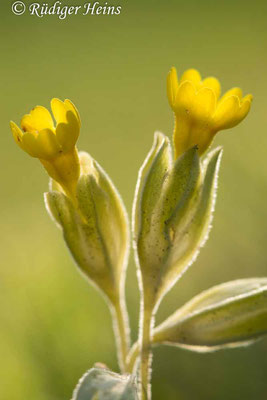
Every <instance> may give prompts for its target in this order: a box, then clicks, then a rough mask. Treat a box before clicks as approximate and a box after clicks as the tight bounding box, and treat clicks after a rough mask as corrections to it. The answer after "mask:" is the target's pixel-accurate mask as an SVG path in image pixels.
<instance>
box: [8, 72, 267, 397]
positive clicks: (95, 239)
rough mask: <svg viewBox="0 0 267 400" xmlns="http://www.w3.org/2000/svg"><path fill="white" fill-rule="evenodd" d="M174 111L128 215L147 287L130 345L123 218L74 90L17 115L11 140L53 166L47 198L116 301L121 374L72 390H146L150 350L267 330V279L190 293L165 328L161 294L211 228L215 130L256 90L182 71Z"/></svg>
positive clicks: (200, 345) (234, 117)
mask: <svg viewBox="0 0 267 400" xmlns="http://www.w3.org/2000/svg"><path fill="white" fill-rule="evenodd" d="M167 94H168V99H169V103H170V106H171V108H172V110H173V112H174V116H175V127H174V135H173V145H174V156H173V150H172V145H171V143H170V141H169V139H168V137H166V136H165V135H164V134H162V133H160V132H156V133H155V137H154V143H153V145H152V148H151V150H150V151H149V153H148V155H147V157H146V159H145V161H144V163H143V165H142V167H141V169H140V171H139V176H138V181H137V186H136V192H135V198H134V205H133V217H132V232H133V248H134V252H135V260H136V265H137V275H138V280H139V289H140V292H141V305H140V332H139V339H138V341H137V342H136V343H135V344H133V345H131V343H130V329H129V320H128V314H127V308H126V303H125V273H126V268H127V263H128V255H129V248H130V234H129V223H128V217H127V213H126V210H125V207H124V205H123V202H122V199H121V197H120V195H119V193H118V191H117V189H116V188H115V186H114V184H113V183H112V181H111V179H110V178H109V176H108V175H107V174H106V172H105V171H104V170H103V169H102V168H101V166H100V165H99V164H98V163H97V161H96V160H94V159H93V158H92V156H91V155H89V154H87V153H85V152H80V153H78V151H77V148H76V142H77V139H78V136H79V132H80V125H81V123H80V117H79V113H78V111H77V109H76V108H75V106H74V105H73V104H72V103H71V101H70V100H65V101H64V102H63V101H61V100H58V99H53V100H52V101H51V109H52V112H53V116H54V119H53V118H52V116H51V114H50V112H49V111H48V110H47V109H46V108H44V107H41V106H37V107H35V108H34V109H33V110H31V112H30V114H27V115H25V116H24V117H23V118H22V121H21V128H19V127H18V126H17V125H16V124H15V123H14V122H11V129H12V132H13V136H14V139H15V141H16V143H17V144H18V145H19V147H21V148H22V150H24V151H25V152H27V153H28V154H29V155H30V156H32V157H35V158H38V159H39V160H40V161H41V163H42V164H43V166H44V168H45V169H46V171H47V172H48V174H49V176H50V178H51V179H50V189H49V192H47V193H45V204H46V208H47V210H48V212H49V214H50V216H51V217H52V220H53V221H54V222H55V223H56V225H57V226H58V227H59V228H60V229H61V231H62V233H63V237H64V239H65V242H66V244H67V246H68V248H69V250H70V252H71V254H72V256H73V258H74V260H75V262H76V264H77V266H78V268H79V269H80V270H81V271H82V273H83V274H84V276H85V277H86V278H88V280H89V281H90V282H91V283H92V284H93V285H94V286H96V287H97V288H98V289H99V291H100V292H101V293H102V295H103V296H104V297H105V299H106V301H107V304H108V305H109V308H110V311H111V315H112V320H113V326H114V332H115V338H116V345H117V354H118V362H119V367H120V374H118V373H115V372H112V371H110V370H108V369H107V368H102V367H99V366H98V367H94V368H92V369H90V370H89V371H88V372H87V373H86V374H85V375H84V376H83V377H82V378H81V380H80V382H79V383H78V385H77V387H76V388H75V390H74V394H73V400H90V399H92V400H96V399H98V400H104V399H110V400H123V399H124V400H126V399H127V400H136V399H139V400H145V399H146V400H150V399H151V396H152V395H151V383H150V382H151V371H152V350H153V347H154V346H158V345H166V344H167V345H171V346H178V347H181V348H185V349H188V350H191V351H198V352H208V351H213V350H219V349H224V348H232V347H236V346H243V345H245V344H248V343H252V342H254V341H255V340H256V339H257V338H259V337H260V336H262V335H264V334H266V333H267V278H251V279H241V280H237V281H232V282H227V283H223V284H221V285H218V286H215V287H213V288H211V289H208V290H206V291H205V292H203V293H200V294H199V295H198V296H196V297H194V298H193V299H191V300H190V301H189V302H188V303H186V304H185V305H184V306H183V307H181V308H180V309H178V310H177V311H176V312H175V313H174V314H173V315H171V316H170V317H169V318H167V319H166V320H165V321H164V322H163V323H161V324H160V325H159V326H156V327H155V324H154V319H155V314H156V312H157V309H158V307H159V304H160V302H161V301H162V299H163V298H164V296H165V294H166V293H167V292H168V291H169V290H170V289H171V287H172V286H173V285H174V284H175V283H176V281H177V280H178V279H179V278H180V277H181V276H182V274H183V273H184V272H185V271H186V269H187V268H188V267H189V266H190V265H191V264H192V263H193V262H194V261H195V259H196V257H197V255H198V252H199V250H200V248H201V247H202V246H203V245H204V243H205V241H206V239H207V237H208V233H209V230H210V227H211V220H212V214H213V211H214V206H215V199H216V188H217V179H218V171H219V165H220V160H221V155H222V149H221V148H216V149H214V150H212V151H210V152H208V153H207V154H206V151H207V149H208V148H209V146H210V145H211V143H212V140H213V138H214V136H215V134H216V133H217V132H218V131H219V130H223V129H228V128H232V127H234V126H235V125H237V124H238V123H239V122H241V121H242V120H243V119H244V118H245V117H246V115H247V114H248V112H249V110H250V106H251V101H252V96H251V95H247V96H245V97H242V92H241V90H240V89H238V88H234V89H231V90H229V91H228V92H226V93H225V94H224V95H223V96H222V97H220V96H221V90H220V83H219V82H218V80H217V79H215V78H213V77H210V78H206V79H204V80H201V76H200V74H199V73H198V71H196V70H194V69H190V70H187V71H186V72H185V73H184V74H183V75H182V77H181V79H180V80H179V81H178V78H177V73H176V70H175V68H172V69H171V71H170V72H169V74H168V77H167Z"/></svg>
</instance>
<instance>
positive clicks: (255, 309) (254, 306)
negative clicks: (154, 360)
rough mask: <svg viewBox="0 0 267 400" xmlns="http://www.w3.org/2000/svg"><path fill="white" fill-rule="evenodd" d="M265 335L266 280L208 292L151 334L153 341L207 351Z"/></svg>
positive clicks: (225, 285) (246, 281)
mask: <svg viewBox="0 0 267 400" xmlns="http://www.w3.org/2000/svg"><path fill="white" fill-rule="evenodd" d="M265 334H267V278H252V279H242V280H237V281H232V282H227V283H223V284H221V285H218V286H214V287H213V288H211V289H208V290H206V291H204V292H202V293H201V294H199V295H198V296H196V297H194V298H193V299H192V300H191V301H189V302H188V303H186V304H185V305H184V306H183V307H181V308H180V309H179V310H178V311H176V312H175V313H174V314H173V315H172V316H170V317H169V318H168V319H167V320H166V321H164V322H163V323H162V324H161V325H160V326H159V327H157V328H156V329H155V331H154V335H153V342H154V343H155V344H159V343H165V344H169V345H174V346H179V347H183V348H186V349H188V350H192V351H198V352H208V351H214V350H219V349H224V348H233V347H238V346H244V345H247V344H250V343H253V342H254V341H255V340H257V339H258V338H260V337H261V336H263V335H265Z"/></svg>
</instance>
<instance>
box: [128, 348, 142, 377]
mask: <svg viewBox="0 0 267 400" xmlns="http://www.w3.org/2000/svg"><path fill="white" fill-rule="evenodd" d="M139 355H140V344H139V342H135V343H134V345H133V346H132V348H131V350H130V351H129V353H128V356H127V372H128V373H129V374H132V373H133V370H134V367H135V364H136V361H137V358H138V357H139Z"/></svg>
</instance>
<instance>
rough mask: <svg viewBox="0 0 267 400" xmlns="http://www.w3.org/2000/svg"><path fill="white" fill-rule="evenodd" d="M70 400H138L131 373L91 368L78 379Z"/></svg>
mask: <svg viewBox="0 0 267 400" xmlns="http://www.w3.org/2000/svg"><path fill="white" fill-rule="evenodd" d="M72 400H138V395H137V386H136V382H135V379H134V378H133V376H132V375H119V374H116V373H115V372H112V371H109V370H105V369H102V368H92V369H90V370H89V371H88V372H87V373H86V374H84V376H83V377H82V378H81V379H80V381H79V383H78V385H77V387H76V388H75V390H74V393H73V397H72Z"/></svg>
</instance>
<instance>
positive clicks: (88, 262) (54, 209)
mask: <svg viewBox="0 0 267 400" xmlns="http://www.w3.org/2000/svg"><path fill="white" fill-rule="evenodd" d="M45 200H46V206H47V209H48V211H49V214H50V215H51V216H53V218H54V219H55V221H57V223H58V224H59V225H60V226H61V228H62V230H63V235H64V239H65V241H66V244H67V246H68V248H69V250H70V252H71V254H72V256H73V258H74V259H75V261H76V263H77V265H78V266H79V267H80V269H81V270H82V272H83V273H85V275H86V276H87V277H88V278H89V279H90V280H91V281H92V283H94V284H96V285H97V286H98V287H99V288H100V289H102V290H103V292H104V293H106V294H109V292H110V291H111V290H114V285H113V276H112V274H111V273H110V272H111V271H110V269H109V268H108V267H107V265H106V260H105V257H104V253H103V250H102V243H101V241H100V240H99V236H98V233H97V232H96V230H95V229H92V227H89V226H88V225H87V224H86V223H85V222H84V221H83V220H82V218H81V216H80V214H79V213H78V212H77V211H76V210H75V208H74V207H73V204H72V203H71V201H70V200H69V199H68V198H67V197H66V196H65V195H64V194H63V193H59V192H48V193H45Z"/></svg>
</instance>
